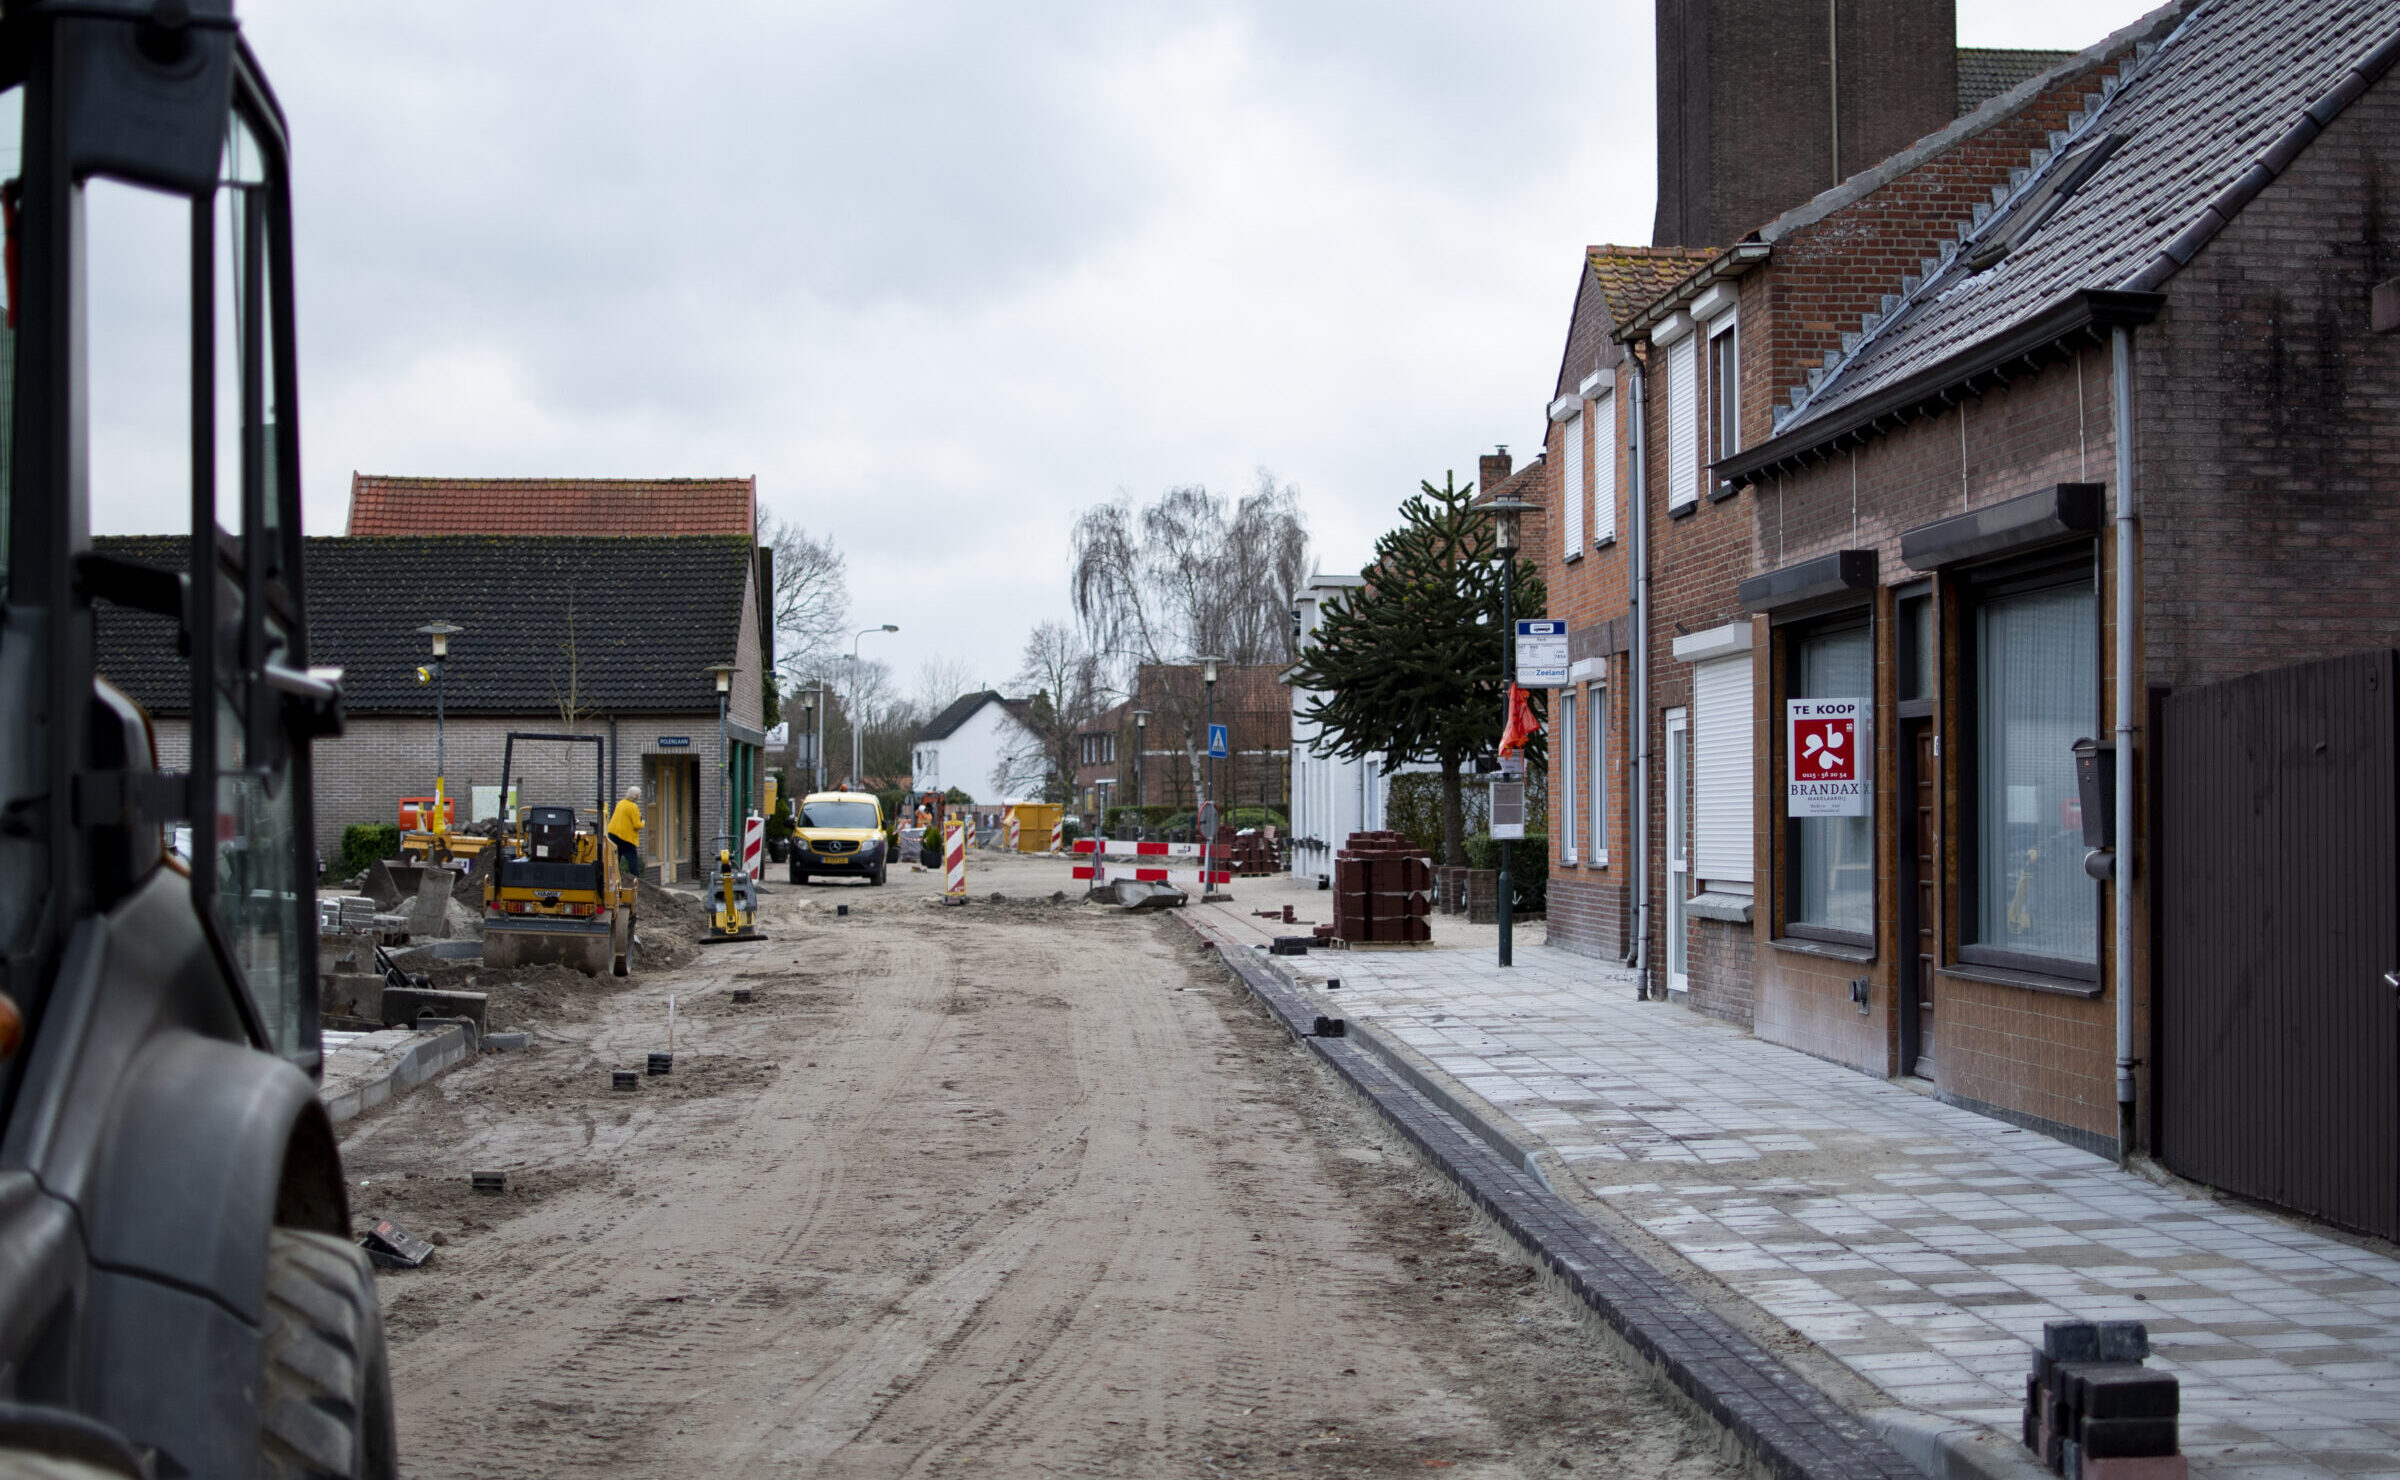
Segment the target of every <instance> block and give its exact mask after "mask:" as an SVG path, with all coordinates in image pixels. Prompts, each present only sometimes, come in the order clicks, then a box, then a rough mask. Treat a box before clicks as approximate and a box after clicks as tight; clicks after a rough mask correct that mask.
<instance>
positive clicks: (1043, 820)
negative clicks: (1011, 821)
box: [1008, 802, 1066, 853]
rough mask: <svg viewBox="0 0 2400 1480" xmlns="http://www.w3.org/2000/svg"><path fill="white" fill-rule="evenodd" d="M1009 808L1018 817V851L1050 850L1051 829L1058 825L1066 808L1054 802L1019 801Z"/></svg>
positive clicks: (1044, 851)
mask: <svg viewBox="0 0 2400 1480" xmlns="http://www.w3.org/2000/svg"><path fill="white" fill-rule="evenodd" d="M1008 810H1009V811H1010V812H1011V813H1014V814H1015V816H1016V819H1017V851H1018V852H1019V853H1047V852H1049V851H1050V829H1052V828H1054V827H1056V826H1057V825H1058V819H1059V817H1060V815H1061V814H1063V813H1064V812H1065V810H1066V809H1065V808H1063V807H1060V806H1058V805H1057V804H1055V803H1052V802H1019V803H1017V804H1016V805H1015V806H1013V807H1011V808H1009V809H1008Z"/></svg>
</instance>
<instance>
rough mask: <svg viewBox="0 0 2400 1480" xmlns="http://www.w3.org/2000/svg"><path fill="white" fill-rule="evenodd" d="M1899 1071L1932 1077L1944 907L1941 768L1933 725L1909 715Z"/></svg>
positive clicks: (1903, 745) (1904, 748)
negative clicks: (1937, 819) (1937, 833)
mask: <svg viewBox="0 0 2400 1480" xmlns="http://www.w3.org/2000/svg"><path fill="white" fill-rule="evenodd" d="M1900 765H1901V773H1900V806H1901V813H1900V824H1901V833H1900V1072H1901V1073H1903V1074H1915V1075H1918V1076H1920V1077H1922V1078H1925V1079H1931V1078H1932V1077H1933V1065H1934V1056H1933V1046H1934V1037H1935V1034H1934V1011H1933V967H1934V962H1935V960H1936V959H1937V957H1936V954H1935V952H1936V946H1935V940H1936V938H1937V931H1938V927H1939V926H1940V924H1941V918H1942V913H1941V907H1940V903H1939V901H1938V900H1937V899H1936V897H1935V894H1934V884H1935V881H1936V880H1938V879H1940V878H1941V867H1940V865H1939V864H1938V863H1937V862H1936V859H1935V854H1934V848H1935V846H1936V844H1935V838H1934V797H1935V794H1936V789H1937V787H1936V782H1937V778H1938V776H1939V770H1938V768H1937V767H1936V766H1935V764H1934V757H1933V724H1932V722H1931V721H1929V720H1921V719H1918V720H1909V721H1907V722H1906V723H1904V724H1903V725H1902V726H1901V730H1900Z"/></svg>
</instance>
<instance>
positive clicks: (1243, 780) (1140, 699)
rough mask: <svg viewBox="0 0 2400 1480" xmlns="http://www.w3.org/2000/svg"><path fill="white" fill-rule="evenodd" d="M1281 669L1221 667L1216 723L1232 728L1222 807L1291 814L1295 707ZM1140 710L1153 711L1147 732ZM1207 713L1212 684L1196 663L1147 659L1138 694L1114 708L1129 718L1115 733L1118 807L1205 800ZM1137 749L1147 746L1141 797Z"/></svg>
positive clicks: (1219, 767) (1138, 674)
mask: <svg viewBox="0 0 2400 1480" xmlns="http://www.w3.org/2000/svg"><path fill="white" fill-rule="evenodd" d="M1282 673H1283V665H1281V664H1279V663H1221V664H1219V665H1218V666H1217V691H1216V717H1217V723H1218V724H1221V725H1224V726H1226V727H1227V731H1226V733H1227V739H1228V741H1229V747H1228V748H1229V749H1230V750H1231V752H1232V753H1231V754H1230V755H1229V756H1228V757H1227V758H1226V759H1224V760H1221V761H1218V762H1217V763H1216V788H1217V791H1216V795H1217V805H1218V807H1219V808H1220V809H1221V810H1223V811H1226V812H1231V811H1232V810H1233V809H1234V808H1236V807H1267V808H1271V809H1272V810H1274V811H1276V812H1279V813H1282V814H1283V815H1284V816H1285V817H1286V818H1287V819H1288V818H1289V817H1290V816H1291V759H1292V706H1291V701H1290V699H1289V697H1288V696H1287V694H1286V693H1285V691H1284V688H1283V684H1282V681H1281V676H1282ZM1136 710H1146V711H1148V712H1149V714H1150V723H1149V726H1148V727H1147V730H1146V731H1145V730H1143V729H1141V728H1140V727H1138V726H1136V725H1135V723H1134V721H1133V715H1134V712H1135V711H1136ZM1207 712H1208V686H1207V684H1206V683H1205V682H1203V680H1202V676H1201V670H1200V667H1199V665H1198V664H1196V663H1144V664H1142V665H1141V666H1140V667H1139V668H1137V669H1136V670H1135V671H1134V681H1133V693H1132V694H1131V695H1129V696H1128V697H1127V699H1126V701H1125V703H1124V704H1123V705H1122V706H1120V708H1119V709H1118V710H1117V711H1116V713H1118V714H1119V715H1120V716H1121V717H1122V720H1123V723H1122V724H1121V726H1120V727H1119V728H1118V730H1117V732H1116V734H1117V744H1116V754H1117V755H1118V757H1120V759H1119V760H1118V761H1116V762H1115V767H1116V776H1115V778H1114V779H1115V780H1117V781H1118V782H1119V784H1118V785H1117V786H1115V787H1114V788H1112V793H1113V795H1114V796H1115V798H1116V802H1115V804H1116V805H1119V806H1131V805H1136V804H1139V805H1145V806H1172V807H1194V806H1197V805H1198V804H1199V803H1198V797H1199V793H1200V789H1203V788H1205V787H1206V785H1207V775H1208V771H1209V763H1208V732H1207V730H1206V728H1205V726H1206V724H1207ZM1145 735H1146V737H1147V738H1146V739H1145V738H1144V736H1145ZM1137 747H1138V748H1140V750H1141V751H1142V758H1141V764H1140V766H1139V767H1138V779H1139V782H1140V790H1141V793H1142V794H1141V795H1139V796H1137V795H1135V782H1136V779H1137V767H1136V766H1135V764H1134V752H1135V750H1136V748H1137ZM1195 770H1197V772H1198V773H1199V780H1198V781H1197V782H1195V780H1194V772H1195Z"/></svg>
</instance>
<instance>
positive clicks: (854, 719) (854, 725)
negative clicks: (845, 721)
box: [850, 622, 900, 786]
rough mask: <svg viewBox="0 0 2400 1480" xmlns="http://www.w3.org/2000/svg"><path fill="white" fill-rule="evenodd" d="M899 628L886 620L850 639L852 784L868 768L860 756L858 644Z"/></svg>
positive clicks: (866, 628)
mask: <svg viewBox="0 0 2400 1480" xmlns="http://www.w3.org/2000/svg"><path fill="white" fill-rule="evenodd" d="M899 630H900V629H899V628H898V627H895V626H893V625H892V624H891V623H889V622H886V623H884V624H883V625H882V626H880V627H862V628H860V629H859V633H858V636H856V637H853V638H851V639H850V784H851V785H852V786H856V785H858V784H859V782H860V780H861V779H862V778H861V777H860V775H859V773H860V772H861V771H863V770H865V769H866V762H865V761H864V760H862V759H861V758H860V757H861V756H862V755H863V753H864V752H863V749H862V747H861V744H860V742H861V741H862V740H863V739H864V738H865V736H864V733H863V732H862V731H861V730H860V729H859V724H858V645H859V643H860V642H861V641H863V640H864V639H866V638H868V637H870V636H872V635H873V634H875V633H878V632H897V631H899Z"/></svg>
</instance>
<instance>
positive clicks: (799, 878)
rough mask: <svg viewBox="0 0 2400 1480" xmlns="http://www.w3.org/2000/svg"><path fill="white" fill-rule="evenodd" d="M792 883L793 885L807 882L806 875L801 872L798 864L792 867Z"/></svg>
mask: <svg viewBox="0 0 2400 1480" xmlns="http://www.w3.org/2000/svg"><path fill="white" fill-rule="evenodd" d="M792 882H793V883H795V884H805V883H807V882H808V874H807V873H806V872H805V871H803V870H802V869H801V868H800V866H799V865H798V864H794V865H793V866H792Z"/></svg>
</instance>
